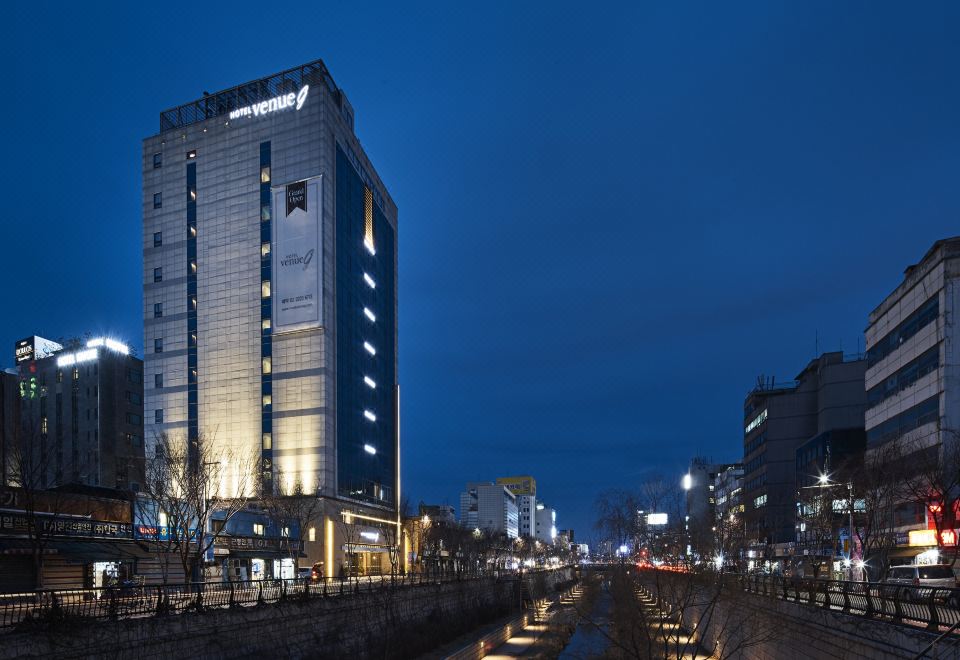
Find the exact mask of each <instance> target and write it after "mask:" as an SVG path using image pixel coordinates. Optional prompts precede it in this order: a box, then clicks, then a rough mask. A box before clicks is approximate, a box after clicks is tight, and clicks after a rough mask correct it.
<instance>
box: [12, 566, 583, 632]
mask: <svg viewBox="0 0 960 660" xmlns="http://www.w3.org/2000/svg"><path fill="white" fill-rule="evenodd" d="M560 568H568V567H567V566H558V567H556V568H538V569H533V570H524V571H522V572H516V571H512V570H503V569H488V570H485V571H476V572H465V571H453V570H451V571H423V572H411V573H405V574H396V575H389V574H387V575H367V576H362V577H319V578H311V577H301V578H290V579H272V580H243V581H233V582H192V583H185V584H161V585H145V586H137V585H129V586H112V587H102V588H92V589H43V590H38V591H30V592H24V593H15V594H0V631H3V630H16V629H30V628H31V627H34V626H38V627H42V626H50V625H56V624H57V623H58V622H62V621H68V620H109V619H135V618H145V617H153V616H164V615H170V614H181V613H184V612H202V611H205V610H209V609H218V608H231V607H255V606H258V605H263V604H265V603H278V602H282V601H288V600H289V601H295V600H300V601H304V600H313V599H323V598H337V597H343V596H349V595H351V594H362V593H377V592H383V591H387V590H390V589H398V588H407V587H417V586H425V585H439V584H444V583H451V582H467V581H478V580H488V581H490V582H496V581H501V580H517V579H520V578H525V577H532V576H534V575H537V574H538V573H548V572H551V571H553V570H557V569H560Z"/></svg>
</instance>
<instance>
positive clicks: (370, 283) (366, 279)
mask: <svg viewBox="0 0 960 660" xmlns="http://www.w3.org/2000/svg"><path fill="white" fill-rule="evenodd" d="M363 281H364V282H366V283H367V286H369V287H370V288H371V289H376V288H377V283H376V282H374V281H373V278H372V277H370V276H369V275H367V274H366V273H364V274H363Z"/></svg>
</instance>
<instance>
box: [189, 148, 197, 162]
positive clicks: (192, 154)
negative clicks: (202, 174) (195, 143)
mask: <svg viewBox="0 0 960 660" xmlns="http://www.w3.org/2000/svg"><path fill="white" fill-rule="evenodd" d="M196 157H197V150H196V149H191V150H190V151H188V152H187V160H193V159H194V158H196Z"/></svg>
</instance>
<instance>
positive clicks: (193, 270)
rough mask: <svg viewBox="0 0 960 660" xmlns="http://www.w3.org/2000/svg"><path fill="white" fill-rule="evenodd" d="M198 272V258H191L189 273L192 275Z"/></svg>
mask: <svg viewBox="0 0 960 660" xmlns="http://www.w3.org/2000/svg"><path fill="white" fill-rule="evenodd" d="M196 273H197V260H196V259H191V260H190V273H188V274H190V275H196Z"/></svg>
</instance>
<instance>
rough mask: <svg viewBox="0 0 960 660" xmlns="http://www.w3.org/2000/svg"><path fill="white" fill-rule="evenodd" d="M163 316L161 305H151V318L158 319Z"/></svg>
mask: <svg viewBox="0 0 960 660" xmlns="http://www.w3.org/2000/svg"><path fill="white" fill-rule="evenodd" d="M161 316H163V303H153V318H155V319H158V318H160V317H161Z"/></svg>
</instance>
